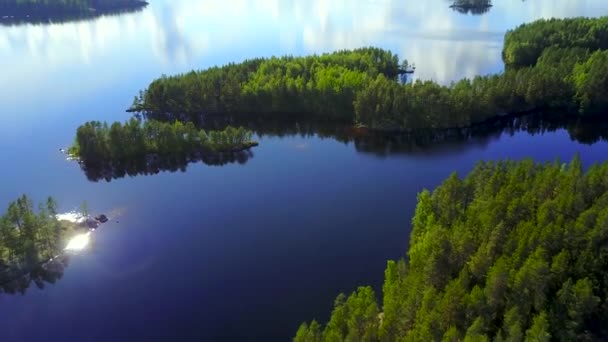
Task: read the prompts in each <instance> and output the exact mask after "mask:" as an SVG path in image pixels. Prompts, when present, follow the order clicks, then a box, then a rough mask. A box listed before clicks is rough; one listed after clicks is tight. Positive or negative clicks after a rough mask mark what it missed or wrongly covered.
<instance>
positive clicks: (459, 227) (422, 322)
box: [295, 158, 608, 342]
mask: <svg viewBox="0 0 608 342" xmlns="http://www.w3.org/2000/svg"><path fill="white" fill-rule="evenodd" d="M412 226H413V228H412V232H411V235H410V248H409V251H408V258H407V260H401V261H389V262H388V266H387V268H386V271H385V281H384V286H383V288H382V294H383V297H382V298H383V299H382V302H380V303H377V302H376V296H375V294H374V292H373V290H372V289H371V288H369V287H361V288H359V289H358V290H356V291H355V292H354V293H352V294H351V295H350V296H348V297H346V296H345V295H340V296H338V298H337V299H336V301H335V304H334V310H333V312H332V314H331V319H330V320H329V322H328V323H327V324H326V325H325V326H321V325H320V324H319V323H317V322H316V321H313V322H311V323H308V324H302V326H301V327H300V329H299V330H298V331H297V335H296V337H295V341H297V342H302V341H490V340H496V341H524V340H525V341H551V340H556V341H600V340H602V341H603V340H606V339H608V328H607V327H606V325H605V324H604V323H605V322H608V276H606V269H608V162H606V163H604V164H602V165H594V166H593V167H591V168H590V169H588V170H587V171H586V172H584V171H583V169H582V166H581V161H580V160H579V159H578V158H575V159H574V160H573V161H572V162H571V163H570V164H569V165H566V164H560V163H557V162H556V163H546V164H539V163H534V162H532V161H531V160H524V161H520V162H512V161H505V162H481V163H479V164H478V165H477V166H476V167H475V168H474V170H473V171H472V172H471V173H470V174H469V175H468V176H467V177H465V178H464V179H461V178H459V177H458V176H457V175H455V174H453V175H452V176H450V177H449V178H448V179H447V180H445V181H444V182H443V184H441V185H440V186H439V187H438V188H437V189H435V190H434V191H433V192H429V191H426V190H425V191H423V192H421V193H420V194H419V195H418V205H417V207H416V212H415V216H414V218H413V220H412Z"/></svg>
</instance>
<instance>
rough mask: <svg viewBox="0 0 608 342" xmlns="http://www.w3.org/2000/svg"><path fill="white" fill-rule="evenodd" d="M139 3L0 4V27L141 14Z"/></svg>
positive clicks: (22, 0) (19, 0) (39, 0)
mask: <svg viewBox="0 0 608 342" xmlns="http://www.w3.org/2000/svg"><path fill="white" fill-rule="evenodd" d="M147 5H148V3H147V2H146V1H143V0H70V1H43V0H0V25H17V24H25V23H29V24H44V23H56V22H69V21H75V20H84V19H90V18H95V17H99V16H103V15H114V14H121V13H127V12H135V11H139V10H142V9H143V8H145V7H146V6H147Z"/></svg>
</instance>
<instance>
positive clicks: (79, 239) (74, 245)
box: [65, 232, 91, 251]
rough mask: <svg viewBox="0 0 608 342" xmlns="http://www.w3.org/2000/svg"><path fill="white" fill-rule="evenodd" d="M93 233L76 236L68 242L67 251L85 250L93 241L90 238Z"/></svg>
mask: <svg viewBox="0 0 608 342" xmlns="http://www.w3.org/2000/svg"><path fill="white" fill-rule="evenodd" d="M90 235H91V232H87V233H86V234H80V235H76V236H74V237H73V238H72V239H71V240H70V242H68V245H67V247H66V248H65V249H66V250H67V251H81V250H83V249H84V248H85V247H86V246H87V245H88V244H89V241H90V240H91V238H90Z"/></svg>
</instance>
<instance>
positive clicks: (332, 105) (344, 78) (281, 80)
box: [131, 48, 407, 122]
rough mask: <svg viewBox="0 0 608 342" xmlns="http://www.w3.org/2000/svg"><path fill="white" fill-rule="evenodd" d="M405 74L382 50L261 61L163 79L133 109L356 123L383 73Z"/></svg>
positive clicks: (168, 116) (167, 115) (163, 115)
mask: <svg viewBox="0 0 608 342" xmlns="http://www.w3.org/2000/svg"><path fill="white" fill-rule="evenodd" d="M403 64H404V65H403V66H407V62H404V63H403ZM403 66H402V67H403ZM399 73H400V65H399V59H398V57H397V56H396V55H394V54H392V53H391V52H389V51H385V50H382V49H377V48H363V49H356V50H353V51H347V50H344V51H338V52H334V53H331V54H323V55H313V56H306V57H293V56H286V57H281V58H278V57H272V58H267V59H263V58H259V59H253V60H247V61H244V62H243V63H239V64H234V63H232V64H228V65H225V66H222V67H213V68H209V69H207V70H203V71H192V72H190V73H187V74H182V75H176V76H163V77H161V78H159V79H157V80H154V81H153V82H152V83H151V84H150V85H149V86H148V88H147V89H146V90H145V91H142V92H141V93H140V95H139V96H138V97H136V98H135V100H134V104H133V107H132V108H131V110H132V111H136V112H144V113H146V114H147V115H148V116H149V117H153V118H156V119H161V120H173V119H175V118H180V119H185V120H189V121H195V122H198V121H201V120H200V119H201V116H202V115H212V114H249V115H261V114H272V116H282V117H283V116H287V117H289V116H295V115H298V114H304V115H306V116H311V115H312V116H315V117H316V118H318V119H330V120H347V121H348V120H350V121H352V110H353V108H352V101H353V98H354V97H355V94H356V93H357V92H358V91H359V90H360V89H362V88H363V86H364V85H365V84H367V83H369V81H370V80H371V79H373V78H375V77H376V76H377V75H378V74H382V75H386V77H388V78H390V79H394V78H396V77H397V75H398V74H399Z"/></svg>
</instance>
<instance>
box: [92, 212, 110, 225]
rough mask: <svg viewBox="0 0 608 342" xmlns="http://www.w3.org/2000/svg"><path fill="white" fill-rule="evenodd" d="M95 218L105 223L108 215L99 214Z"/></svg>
mask: <svg viewBox="0 0 608 342" xmlns="http://www.w3.org/2000/svg"><path fill="white" fill-rule="evenodd" d="M95 220H97V221H99V222H101V223H106V222H108V217H107V216H106V215H103V214H101V215H99V216H95Z"/></svg>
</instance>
